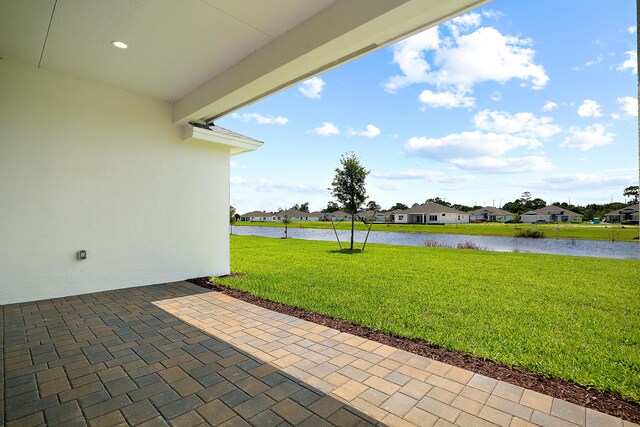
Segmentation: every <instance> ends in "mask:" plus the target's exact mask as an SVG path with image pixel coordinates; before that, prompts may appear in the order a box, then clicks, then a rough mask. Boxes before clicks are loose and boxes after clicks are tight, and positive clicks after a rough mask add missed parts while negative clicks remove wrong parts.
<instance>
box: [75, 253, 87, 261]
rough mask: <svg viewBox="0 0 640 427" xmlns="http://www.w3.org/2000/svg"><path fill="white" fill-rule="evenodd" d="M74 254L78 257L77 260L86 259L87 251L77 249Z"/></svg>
mask: <svg viewBox="0 0 640 427" xmlns="http://www.w3.org/2000/svg"><path fill="white" fill-rule="evenodd" d="M76 256H77V257H78V260H79V261H82V260H83V259H87V251H78V253H77V254H76Z"/></svg>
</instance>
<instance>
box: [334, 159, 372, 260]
mask: <svg viewBox="0 0 640 427" xmlns="http://www.w3.org/2000/svg"><path fill="white" fill-rule="evenodd" d="M340 164H341V165H342V168H336V170H335V175H334V177H333V182H331V194H332V195H333V197H335V198H336V200H338V202H339V203H341V204H342V206H343V209H344V211H345V212H347V213H349V214H351V246H350V248H351V250H353V235H354V223H355V216H356V213H357V212H358V211H359V210H360V208H361V207H362V204H363V203H364V201H365V200H366V199H367V189H366V187H365V186H366V182H365V181H366V179H367V175H369V171H368V170H367V169H365V167H364V166H362V165H361V164H360V159H358V157H356V155H355V154H354V153H345V154H343V155H342V157H341V158H340Z"/></svg>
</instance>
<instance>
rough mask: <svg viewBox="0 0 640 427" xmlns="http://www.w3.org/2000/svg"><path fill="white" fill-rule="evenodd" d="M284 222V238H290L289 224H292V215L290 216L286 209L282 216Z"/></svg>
mask: <svg viewBox="0 0 640 427" xmlns="http://www.w3.org/2000/svg"><path fill="white" fill-rule="evenodd" d="M282 223H283V224H284V238H285V239H288V238H289V224H291V217H290V216H289V212H288V211H284V215H283V216H282Z"/></svg>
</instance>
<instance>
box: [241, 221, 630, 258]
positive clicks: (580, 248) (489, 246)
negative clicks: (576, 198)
mask: <svg viewBox="0 0 640 427" xmlns="http://www.w3.org/2000/svg"><path fill="white" fill-rule="evenodd" d="M233 234H238V235H250V236H264V237H284V228H280V227H252V226H236V227H233ZM338 236H340V241H341V242H343V246H344V245H345V242H346V244H347V245H348V244H349V238H350V231H349V230H338ZM365 236H366V232H365V231H356V232H355V236H354V239H355V240H356V241H357V242H363V241H364V239H365ZM289 237H292V238H294V239H304V240H333V241H335V240H336V236H335V234H334V232H333V230H332V229H311V228H297V227H296V228H289ZM427 240H429V241H437V242H439V243H441V244H443V245H446V246H453V247H455V246H456V245H457V244H458V243H462V242H466V241H471V242H473V243H475V244H476V245H478V246H480V247H481V248H483V249H486V250H490V251H498V252H531V253H539V254H555V255H574V256H590V257H598V258H620V259H640V245H639V244H638V243H636V242H610V241H606V240H577V239H552V238H544V239H526V238H518V237H504V236H470V235H463V234H434V233H402V232H392V231H371V234H370V235H369V240H368V242H367V243H382V244H387V245H403V246H424V245H425V242H426V241H427Z"/></svg>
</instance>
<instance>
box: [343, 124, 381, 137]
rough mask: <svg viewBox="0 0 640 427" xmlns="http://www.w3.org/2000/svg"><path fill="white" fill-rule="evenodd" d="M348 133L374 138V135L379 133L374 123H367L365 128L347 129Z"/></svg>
mask: <svg viewBox="0 0 640 427" xmlns="http://www.w3.org/2000/svg"><path fill="white" fill-rule="evenodd" d="M349 135H357V136H364V137H367V138H375V137H376V136H378V135H380V129H378V128H377V127H375V126H374V125H367V129H366V130H362V131H357V130H353V129H352V130H350V131H349Z"/></svg>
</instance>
